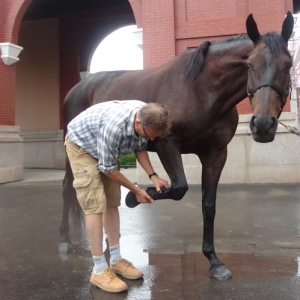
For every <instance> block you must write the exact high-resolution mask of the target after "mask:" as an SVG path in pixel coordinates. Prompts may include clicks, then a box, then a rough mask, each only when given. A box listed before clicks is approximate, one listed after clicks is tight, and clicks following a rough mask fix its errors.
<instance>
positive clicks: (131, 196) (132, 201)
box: [125, 192, 140, 208]
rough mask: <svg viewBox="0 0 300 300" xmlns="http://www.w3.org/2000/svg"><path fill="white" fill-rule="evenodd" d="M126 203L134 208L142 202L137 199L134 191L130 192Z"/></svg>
mask: <svg viewBox="0 0 300 300" xmlns="http://www.w3.org/2000/svg"><path fill="white" fill-rule="evenodd" d="M125 203H126V205H127V206H128V207H130V208H134V207H136V206H138V205H139V204H140V202H138V201H137V200H136V196H135V194H134V193H133V192H128V194H127V196H126V198H125Z"/></svg>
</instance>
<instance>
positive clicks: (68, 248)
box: [58, 243, 75, 254]
mask: <svg viewBox="0 0 300 300" xmlns="http://www.w3.org/2000/svg"><path fill="white" fill-rule="evenodd" d="M58 249H59V253H61V254H69V253H73V252H74V251H75V249H74V248H73V246H72V244H71V243H61V244H59V246H58Z"/></svg>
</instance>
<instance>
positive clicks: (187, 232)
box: [0, 169, 300, 300]
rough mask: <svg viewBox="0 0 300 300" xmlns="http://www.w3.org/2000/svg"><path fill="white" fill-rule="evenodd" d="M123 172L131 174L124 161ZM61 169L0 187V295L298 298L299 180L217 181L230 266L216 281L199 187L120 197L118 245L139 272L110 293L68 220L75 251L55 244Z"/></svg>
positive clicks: (13, 299) (222, 244) (35, 299)
mask: <svg viewBox="0 0 300 300" xmlns="http://www.w3.org/2000/svg"><path fill="white" fill-rule="evenodd" d="M123 172H124V173H126V172H127V173H126V175H128V176H129V178H131V180H132V181H135V178H134V176H135V173H134V169H127V170H123ZM62 176H63V171H53V170H52V171H51V170H39V171H36V170H26V173H25V180H24V181H22V182H18V183H10V184H4V185H1V186H0V238H1V243H0V299H1V300H19V299H22V300H23V299H26V300H28V299H30V300H40V299H41V300H47V299H49V300H50V299H51V300H52V299H59V300H60V299H64V300H65V299H66V300H77V299H78V300H89V299H104V300H109V299H138V300H148V299H154V300H165V299H172V300H174V299H176V300H177V299H186V300H194V299H195V300H196V299H197V300H198V299H203V300H210V299H212V300H218V299H220V300H221V299H222V300H223V299H225V300H227V299H228V300H229V299H232V300H244V299H245V300H250V299H255V300H259V299H262V300H265V299H266V300H269V299H272V300H273V299H274V300H277V299H278V300H282V299H287V300H290V299H295V300H299V299H300V185H299V186H298V185H255V186H254V185H253V186H245V185H236V186H233V185H230V186H220V187H219V190H218V204H217V217H216V226H215V246H216V249H217V252H218V254H219V257H220V258H221V259H222V260H223V262H224V263H225V264H226V265H227V267H228V268H229V269H230V270H231V271H232V273H233V277H232V278H231V279H230V280H226V281H219V280H216V279H211V278H210V277H209V273H208V267H209V265H208V262H207V260H206V258H205V257H204V256H203V255H202V253H201V245H202V215H201V201H200V187H195V186H192V187H190V189H189V191H188V193H187V195H186V196H185V198H184V199H183V200H182V201H179V202H174V201H172V200H164V201H160V202H159V201H158V202H155V203H154V204H153V205H140V206H138V207H137V208H134V209H130V208H127V207H126V205H125V204H124V203H123V202H122V206H121V207H120V214H121V222H122V228H121V232H122V239H121V247H122V254H123V256H124V257H126V258H127V259H129V260H131V261H133V262H134V264H135V265H136V266H138V267H140V268H141V269H142V270H143V272H144V274H145V276H144V279H143V280H138V281H126V282H127V283H128V284H129V286H130V288H129V291H128V292H125V293H122V294H117V295H113V294H108V293H105V292H102V291H101V290H99V289H96V288H92V287H90V285H89V276H90V272H91V269H92V260H91V254H90V251H89V248H88V243H87V241H86V238H85V237H84V236H83V237H80V236H79V235H78V234H77V233H76V231H75V230H74V229H73V230H72V239H73V244H74V247H75V249H76V251H75V252H74V253H73V254H71V255H59V253H58V246H59V242H60V241H59V233H58V227H59V222H60V218H61V210H62V198H61V192H62V187H61V179H62ZM125 194H126V190H125V189H124V190H123V195H125Z"/></svg>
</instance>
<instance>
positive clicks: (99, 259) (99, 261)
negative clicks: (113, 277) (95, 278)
mask: <svg viewBox="0 0 300 300" xmlns="http://www.w3.org/2000/svg"><path fill="white" fill-rule="evenodd" d="M93 261H94V272H95V273H96V274H98V273H100V272H101V271H103V270H105V269H107V268H108V265H107V262H106V259H105V256H104V255H102V256H93Z"/></svg>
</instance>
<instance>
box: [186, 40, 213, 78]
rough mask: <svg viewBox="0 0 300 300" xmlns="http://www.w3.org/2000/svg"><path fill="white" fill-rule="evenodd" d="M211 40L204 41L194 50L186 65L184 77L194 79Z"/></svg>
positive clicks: (202, 63) (200, 67)
mask: <svg viewBox="0 0 300 300" xmlns="http://www.w3.org/2000/svg"><path fill="white" fill-rule="evenodd" d="M210 44H211V42H209V41H206V42H204V43H203V44H202V45H200V46H199V47H198V48H197V49H196V51H195V52H194V53H193V55H192V56H191V59H190V61H189V63H188V64H187V66H186V77H187V78H190V79H192V80H193V81H194V80H196V78H197V77H198V75H199V73H200V72H201V70H202V68H203V65H204V61H205V57H206V54H207V52H208V49H209V46H210Z"/></svg>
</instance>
